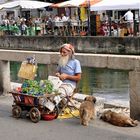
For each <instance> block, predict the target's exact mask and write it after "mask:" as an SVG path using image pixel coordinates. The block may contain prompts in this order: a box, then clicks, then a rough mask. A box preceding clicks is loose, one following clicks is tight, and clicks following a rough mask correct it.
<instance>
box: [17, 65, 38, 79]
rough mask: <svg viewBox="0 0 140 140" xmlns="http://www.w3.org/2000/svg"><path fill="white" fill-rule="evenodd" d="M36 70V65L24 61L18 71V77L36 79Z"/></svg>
mask: <svg viewBox="0 0 140 140" xmlns="http://www.w3.org/2000/svg"><path fill="white" fill-rule="evenodd" d="M36 71H37V66H36V65H32V64H28V63H26V62H22V64H21V67H20V69H19V72H18V77H20V78H24V79H29V80H34V78H35V74H36Z"/></svg>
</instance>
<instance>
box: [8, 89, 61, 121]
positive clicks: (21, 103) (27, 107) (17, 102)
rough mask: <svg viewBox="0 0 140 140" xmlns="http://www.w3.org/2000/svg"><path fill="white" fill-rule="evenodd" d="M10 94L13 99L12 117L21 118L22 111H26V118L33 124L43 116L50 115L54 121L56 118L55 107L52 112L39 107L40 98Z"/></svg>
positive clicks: (56, 108)
mask: <svg viewBox="0 0 140 140" xmlns="http://www.w3.org/2000/svg"><path fill="white" fill-rule="evenodd" d="M10 93H11V94H12V96H13V98H14V101H13V105H12V107H13V108H12V115H13V117H15V118H20V117H21V116H22V111H26V112H27V116H29V117H30V119H31V121H32V122H35V123H37V122H38V121H39V120H40V119H41V117H42V116H43V115H47V114H50V115H51V114H52V115H53V116H54V118H55V119H56V118H57V117H58V114H59V110H58V107H57V106H55V108H54V110H53V111H50V110H49V109H48V108H46V107H45V106H43V105H40V103H39V98H40V97H42V96H33V95H28V94H23V93H20V92H17V91H11V92H10ZM48 100H49V97H48Z"/></svg>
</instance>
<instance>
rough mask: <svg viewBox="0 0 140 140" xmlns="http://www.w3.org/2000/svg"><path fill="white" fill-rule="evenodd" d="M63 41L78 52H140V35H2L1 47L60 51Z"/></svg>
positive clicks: (0, 39) (0, 38)
mask: <svg viewBox="0 0 140 140" xmlns="http://www.w3.org/2000/svg"><path fill="white" fill-rule="evenodd" d="M63 43H71V44H73V45H74V46H75V48H76V52H86V53H100V54H101V53H104V54H108V53H109V54H140V37H102V36H101V37H99V36H97V37H93V36H81V37H78V36H76V37H62V36H34V37H32V36H1V37H0V48H3V49H18V50H43V51H58V48H59V46H61V45H62V44H63Z"/></svg>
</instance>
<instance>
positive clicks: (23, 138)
mask: <svg viewBox="0 0 140 140" xmlns="http://www.w3.org/2000/svg"><path fill="white" fill-rule="evenodd" d="M12 102H13V98H12V97H11V95H7V96H0V127H1V129H0V139H1V140H9V139H10V140H39V139H40V140H65V139H67V140H85V139H88V140H93V139H94V140H140V124H139V125H138V126H137V127H129V128H128V127H127V128H124V127H117V126H113V125H110V124H107V123H105V122H103V121H101V120H99V119H98V118H97V119H95V120H94V121H91V123H90V124H89V126H88V127H84V126H82V125H80V123H79V119H77V118H73V119H63V120H61V119H56V120H53V121H43V120H41V121H39V122H38V123H32V122H31V121H30V120H29V119H23V118H21V119H15V118H13V117H12V116H11V109H12V107H11V105H12Z"/></svg>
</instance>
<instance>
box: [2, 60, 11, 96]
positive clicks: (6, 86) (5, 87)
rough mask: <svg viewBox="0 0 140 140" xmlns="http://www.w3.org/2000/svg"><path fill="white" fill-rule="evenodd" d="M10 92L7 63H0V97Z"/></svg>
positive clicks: (8, 65) (8, 66)
mask: <svg viewBox="0 0 140 140" xmlns="http://www.w3.org/2000/svg"><path fill="white" fill-rule="evenodd" d="M10 90H11V82H10V64H9V61H3V60H2V61H0V95H1V94H6V93H8V91H10Z"/></svg>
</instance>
